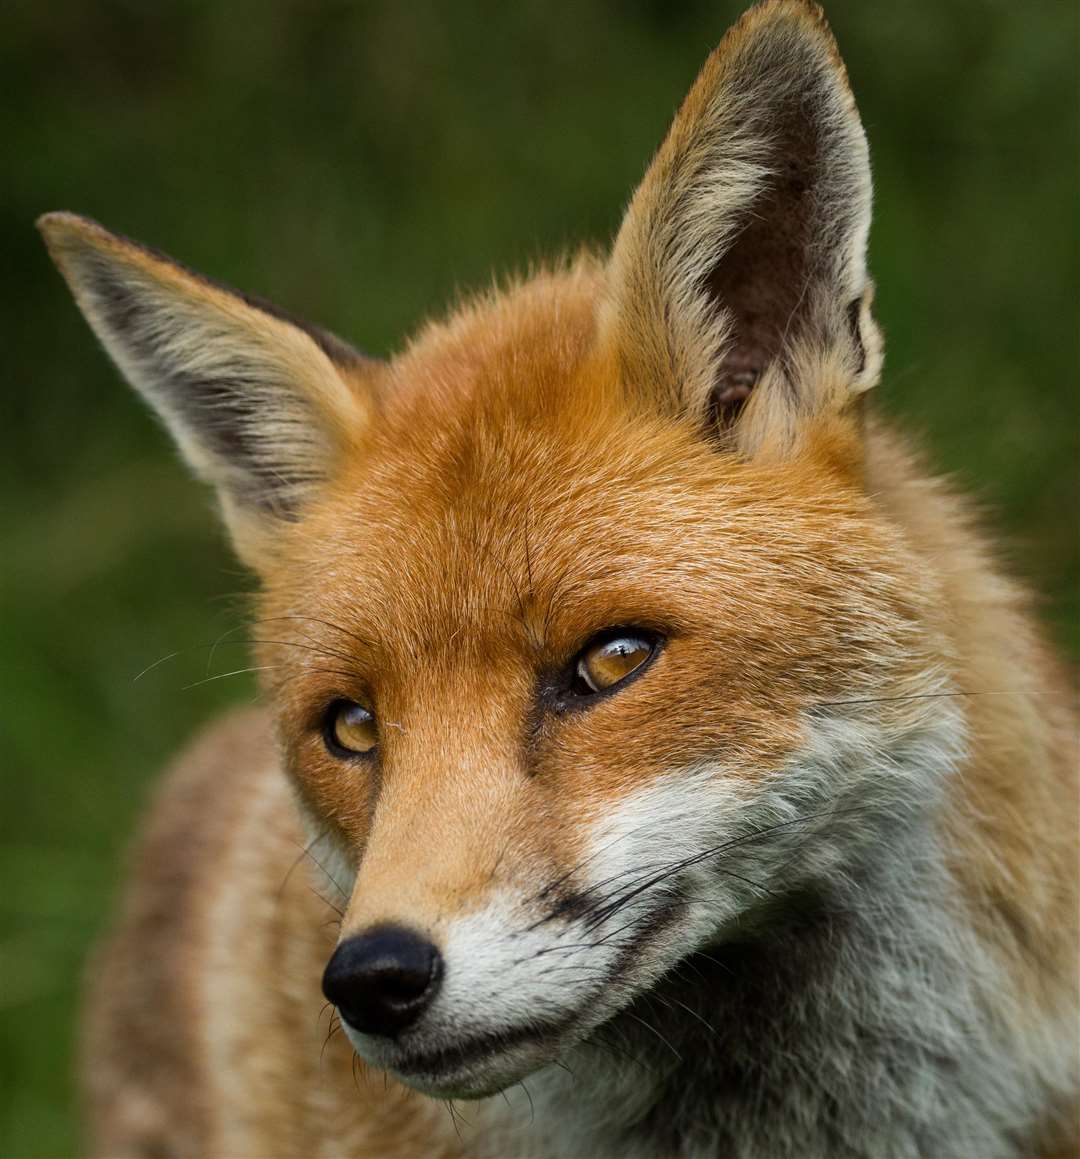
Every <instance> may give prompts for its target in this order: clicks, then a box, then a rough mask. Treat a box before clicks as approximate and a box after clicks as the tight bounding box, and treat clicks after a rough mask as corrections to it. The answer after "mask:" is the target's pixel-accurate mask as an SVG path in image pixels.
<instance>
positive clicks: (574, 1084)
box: [525, 832, 1033, 1159]
mask: <svg viewBox="0 0 1080 1159" xmlns="http://www.w3.org/2000/svg"><path fill="white" fill-rule="evenodd" d="M894 852H895V856H893V857H890V859H889V860H888V862H887V863H886V864H885V865H877V866H875V867H873V868H871V867H870V866H869V865H866V866H861V865H860V866H857V867H855V869H854V871H853V873H852V874H851V875H845V876H844V878H843V879H842V880H840V881H839V882H834V883H830V884H828V885H825V884H821V885H820V887H818V888H813V889H809V890H808V889H805V888H800V889H799V890H798V891H797V892H795V893H793V894H792V895H790V896H789V897H788V898H787V899H786V902H785V904H782V905H779V906H774V907H773V908H772V912H770V913H762V914H760V915H759V918H760V921H759V922H755V923H752V924H751V928H748V929H745V931H744V933H742V934H740V932H739V931H733V932H732V933H731V935H730V936H729V937H727V938H725V940H723V941H721V942H720V943H718V944H716V945H714V946H711V947H709V948H708V950H707V951H706V952H703V953H697V954H694V955H692V956H691V957H690V958H688V959H686V960H685V961H684V963H683V964H682V966H681V967H680V968H678V969H676V970H675V971H673V972H672V973H671V974H670V975H668V976H667V977H666V978H664V979H663V980H662V981H661V982H660V983H659V985H658V986H657V987H656V988H655V989H654V990H653V991H652V992H650V993H649V994H648V995H647V996H645V997H644V998H642V999H640V1000H639V1001H637V1002H636V1003H635V1004H633V1005H632V1006H631V1007H630V1008H629V1009H627V1010H626V1011H624V1012H623V1013H622V1014H620V1015H619V1016H618V1017H617V1018H616V1019H614V1020H613V1021H612V1022H610V1023H609V1024H607V1025H606V1026H604V1027H602V1028H601V1029H600V1031H599V1032H598V1033H597V1034H595V1035H594V1036H593V1037H592V1039H590V1040H589V1041H587V1042H585V1043H583V1044H582V1045H581V1046H580V1047H579V1048H578V1049H577V1050H576V1051H575V1052H574V1054H573V1056H572V1057H570V1058H569V1059H568V1060H567V1067H568V1070H563V1069H561V1068H560V1069H554V1068H553V1069H551V1070H549V1071H547V1072H544V1073H543V1074H542V1075H540V1076H537V1078H536V1079H533V1080H529V1084H528V1085H529V1087H530V1088H531V1090H530V1093H531V1095H532V1096H534V1098H535V1102H536V1108H535V1117H534V1119H533V1123H534V1127H533V1130H538V1129H541V1125H542V1124H545V1123H546V1124H551V1123H555V1124H558V1126H557V1128H556V1129H557V1130H558V1131H559V1132H560V1133H561V1134H562V1137H561V1139H559V1138H556V1139H554V1140H552V1142H553V1143H554V1146H555V1153H557V1154H578V1153H580V1154H595V1155H598V1156H605V1155H608V1154H611V1155H614V1154H618V1155H631V1156H637V1155H640V1156H646V1155H661V1154H662V1155H671V1156H687V1157H705V1156H725V1157H726V1159H743V1157H746V1159H750V1157H751V1156H761V1155H772V1154H800V1155H806V1156H808V1157H809V1159H814V1157H819V1156H820V1157H821V1159H824V1157H825V1156H838V1155H842V1156H853V1157H854V1156H867V1157H869V1156H875V1157H880V1156H886V1155H894V1154H895V1155H901V1154H904V1155H907V1154H930V1153H932V1154H935V1155H942V1156H952V1155H956V1156H960V1155H975V1154H978V1155H983V1156H987V1157H992V1156H998V1155H1003V1156H1004V1155H1011V1154H1013V1153H1012V1152H1003V1151H1002V1150H1001V1146H1002V1144H1001V1139H1002V1138H1003V1137H1005V1135H1006V1134H1007V1133H1008V1129H1009V1127H1010V1126H1020V1125H1023V1124H1025V1123H1026V1122H1027V1121H1028V1120H1029V1119H1030V1115H1031V1113H1032V1111H1031V1107H1030V1106H1029V1105H1028V1103H1029V1102H1031V1101H1033V1100H1031V1099H1030V1098H1029V1097H1028V1096H1029V1092H1027V1091H1026V1090H1025V1084H1024V1082H1023V1080H1022V1079H1021V1078H1020V1077H1019V1075H1018V1073H1017V1070H1018V1068H1017V1064H1016V1058H1015V1046H1014V1044H1010V1043H1007V1042H1004V1041H1002V1042H988V1041H987V1039H988V1034H989V1032H988V1031H987V1030H986V1029H985V1012H982V1013H980V1011H979V1009H978V1006H979V994H980V992H982V993H985V992H986V991H985V990H984V989H983V987H984V985H987V984H989V972H990V971H991V970H992V969H993V967H992V965H991V964H990V963H989V961H987V960H986V958H985V955H983V956H980V952H979V949H978V947H977V945H976V944H975V942H974V940H973V939H972V938H971V937H969V936H966V935H965V933H964V930H963V928H962V927H961V926H958V924H957V921H956V912H955V909H956V907H955V903H954V901H953V897H954V894H955V889H954V887H953V886H952V883H951V881H950V879H949V877H948V873H947V870H946V869H945V866H944V858H943V857H942V856H941V854H940V852H939V851H938V849H937V848H936V847H935V839H934V838H932V837H931V836H930V835H928V834H927V833H926V832H922V833H916V832H911V833H908V834H906V835H905V836H904V838H903V839H902V840H899V841H898V842H897V844H896V847H895V851H894ZM958 1075H963V1076H964V1081H963V1083H961V1084H959V1089H958V1083H957V1076H958ZM542 1103H544V1104H547V1105H546V1106H543V1107H542V1106H541V1104H542ZM525 1116H526V1119H528V1118H529V1112H528V1109H526V1111H525ZM560 1147H561V1148H562V1149H561V1150H560V1149H559V1148H560Z"/></svg>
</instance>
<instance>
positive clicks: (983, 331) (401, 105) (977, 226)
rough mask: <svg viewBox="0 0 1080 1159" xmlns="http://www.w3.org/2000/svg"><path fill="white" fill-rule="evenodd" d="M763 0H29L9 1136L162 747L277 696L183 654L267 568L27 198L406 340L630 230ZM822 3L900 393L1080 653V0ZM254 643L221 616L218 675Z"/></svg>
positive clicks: (12, 218) (4, 58) (7, 269)
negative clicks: (228, 524) (630, 200)
mask: <svg viewBox="0 0 1080 1159" xmlns="http://www.w3.org/2000/svg"><path fill="white" fill-rule="evenodd" d="M739 7H740V6H739V5H738V4H736V3H733V2H732V0H717V2H716V3H714V4H705V3H701V2H695V3H683V4H667V3H659V2H658V0H635V2H634V3H620V4H616V3H615V2H614V0H607V2H605V0H573V3H570V2H568V0H544V2H540V0H526V2H524V3H520V4H512V5H501V4H495V3H490V2H485V0H463V2H460V3H456V4H445V3H443V4H436V3H435V2H434V0H416V2H410V3H408V4H398V3H390V2H385V0H384V2H382V3H378V4H364V5H360V4H356V5H352V4H346V3H342V2H335V3H329V2H327V3H310V4H309V3H300V2H299V0H292V2H289V0H258V2H257V3H256V2H254V0H247V2H236V3H229V4H211V3H161V4H143V3H137V2H136V0H85V2H76V0H66V2H62V0H55V2H52V3H47V4H45V3H38V4H34V3H30V2H29V0H16V3H15V4H12V5H8V6H7V8H6V11H5V14H4V18H3V21H2V25H3V30H2V32H0V75H2V76H3V77H4V92H5V96H4V100H3V102H0V140H2V141H3V155H4V166H3V174H4V177H3V184H2V194H0V195H2V202H0V253H2V254H3V259H4V261H3V265H4V277H3V280H2V282H0V294H2V295H3V303H2V306H3V318H4V327H3V333H4V342H3V346H4V355H5V357H4V366H5V380H6V381H5V384H4V392H3V403H2V407H3V410H2V414H3V422H2V424H0V446H2V451H3V453H2V455H0V488H2V489H0V495H2V496H3V499H2V501H0V543H2V544H3V548H2V551H3V563H2V565H0V705H2V708H0V753H2V757H0V881H2V882H3V889H2V891H0V1155H4V1156H12V1157H22V1156H30V1155H42V1156H44V1155H64V1154H70V1153H71V1152H72V1151H73V1149H74V1148H75V1136H74V1126H73V1118H72V1115H71V1112H70V1099H71V1081H70V1074H71V1071H72V1041H73V1033H72V1025H73V1014H74V1010H75V1004H76V988H77V985H78V983H79V976H80V972H81V969H82V964H81V963H82V961H83V957H84V954H85V950H86V947H87V945H88V944H89V942H90V939H91V937H92V936H93V934H94V933H95V931H96V930H98V929H99V928H100V925H101V922H102V920H103V918H104V915H105V913H106V907H107V904H108V901H109V898H110V896H111V893H112V890H113V882H114V881H115V879H116V866H117V862H118V857H119V854H120V850H121V849H122V847H123V844H124V842H125V841H126V839H127V837H128V835H129V833H130V831H131V828H132V826H133V823H134V819H135V815H136V813H137V811H138V809H139V808H140V806H141V804H142V801H143V799H144V798H145V795H146V792H147V786H148V784H149V781H150V777H151V775H152V774H153V773H154V772H155V771H156V770H157V769H158V767H159V766H160V765H161V763H162V762H163V761H164V760H165V759H166V757H167V756H168V754H169V753H170V752H172V751H173V750H174V749H175V748H176V746H177V745H178V744H180V743H181V741H182V740H183V739H184V738H185V737H187V736H188V735H190V734H191V732H192V731H193V730H194V729H195V728H196V726H197V725H198V723H199V722H200V721H202V720H204V719H205V718H207V717H209V716H210V715H211V714H212V713H214V712H215V711H216V710H217V709H218V708H219V707H220V706H221V705H222V704H223V703H229V702H233V701H235V700H236V699H237V698H240V699H244V698H250V696H251V695H252V684H251V680H250V677H246V676H240V677H229V678H227V679H220V680H215V681H212V682H210V683H206V684H202V685H198V686H196V687H187V686H188V685H192V684H193V683H194V682H196V681H198V680H200V679H202V678H203V677H204V676H205V675H207V674H208V673H207V671H206V665H207V651H206V648H205V646H206V645H209V644H210V643H211V642H212V641H213V640H214V639H215V638H216V637H217V636H218V635H219V634H220V633H221V632H222V631H223V630H225V629H227V628H229V627H232V626H233V625H236V624H239V623H241V621H242V614H241V608H242V601H238V600H233V599H231V598H227V597H231V596H232V595H233V594H235V593H237V592H242V591H243V590H244V589H245V588H246V587H247V586H248V585H249V581H248V580H247V579H246V578H245V577H244V576H243V575H242V574H241V573H240V571H239V568H238V567H237V566H236V565H235V564H233V563H232V562H231V560H230V557H229V555H228V553H227V550H226V549H225V547H224V546H223V543H222V540H221V537H220V534H219V532H218V530H217V525H216V523H215V520H214V518H213V515H212V512H211V509H210V504H209V502H208V496H207V495H206V494H205V493H204V492H202V491H201V490H200V489H199V488H198V487H197V486H196V485H195V484H194V483H189V482H188V481H187V479H186V478H185V477H184V474H183V471H182V469H181V468H180V466H179V465H178V463H177V462H176V460H175V459H174V458H173V457H172V455H171V453H170V451H169V449H168V448H167V445H166V440H165V438H164V436H163V434H162V433H161V431H160V430H159V429H158V428H157V427H156V425H155V423H154V422H153V421H152V420H151V419H150V417H149V416H148V414H146V413H145V412H144V410H143V408H142V407H141V405H140V404H139V403H138V402H137V400H136V398H135V397H134V395H133V394H132V393H131V392H130V391H129V390H128V389H127V388H126V387H124V386H123V385H122V384H121V383H120V381H119V379H118V376H117V374H116V373H115V372H114V371H113V370H112V368H111V367H110V365H109V364H108V362H107V361H106V359H105V357H104V355H103V354H102V353H101V352H100V351H99V350H98V349H97V347H96V346H95V344H94V342H93V340H92V338H91V335H90V332H89V330H88V329H87V327H86V325H85V324H84V323H83V321H82V319H81V318H80V317H79V316H78V314H77V312H76V310H75V308H74V307H73V305H72V304H71V302H70V301H69V299H68V295H67V291H66V289H65V288H64V286H63V284H62V282H61V280H60V278H59V276H58V275H57V274H56V273H55V272H54V270H53V269H52V267H51V266H50V265H49V263H48V261H47V259H46V256H45V252H44V249H43V247H42V246H41V244H40V241H39V239H38V237H37V235H36V233H35V232H34V230H33V225H32V223H33V220H34V218H35V217H36V216H37V215H38V214H39V213H41V212H43V211H45V210H50V209H72V210H77V211H80V212H83V213H88V214H90V215H92V216H95V217H98V218H100V219H101V220H102V221H103V222H104V223H105V224H107V225H109V226H110V227H111V228H114V229H117V230H120V231H122V232H124V233H127V234H130V235H132V236H134V237H137V238H139V239H141V240H144V241H146V242H148V243H150V244H152V245H156V246H159V247H161V248H163V249H166V250H167V251H169V252H170V253H172V254H173V255H175V256H176V257H179V258H181V259H182V260H184V261H186V262H187V263H189V264H191V265H193V266H195V267H196V268H199V269H202V270H204V271H206V272H207V273H209V274H212V275H214V276H217V277H219V278H222V279H224V280H226V281H229V282H231V283H233V284H234V285H237V286H239V287H241V288H243V289H246V290H253V291H256V292H258V293H261V294H264V295H266V296H267V297H270V298H271V299H274V300H276V301H278V302H279V303H280V304H281V305H283V306H285V307H287V308H289V309H291V310H293V311H295V312H297V313H300V314H302V315H304V316H306V317H309V318H310V319H311V320H312V321H315V322H319V323H321V324H323V325H325V326H328V327H329V328H331V329H333V330H336V331H337V332H338V333H340V334H341V335H342V336H343V337H345V338H347V339H349V340H351V341H353V342H354V343H355V344H357V345H358V346H360V347H362V348H365V349H367V350H370V351H373V352H384V351H387V350H389V349H392V348H393V346H394V345H395V344H396V343H398V342H400V341H401V339H402V337H403V336H404V335H405V334H407V333H408V331H409V330H410V329H411V328H412V327H413V326H414V325H415V323H416V322H417V321H418V320H419V319H421V318H422V317H423V316H424V314H425V313H427V312H428V311H430V310H432V309H437V308H440V307H441V306H442V305H443V304H444V303H445V302H446V301H447V299H448V298H450V297H452V296H453V294H454V293H455V291H456V290H457V289H458V288H467V287H471V286H477V285H480V284H483V283H484V282H486V281H487V280H488V278H489V276H490V271H492V270H498V271H506V270H508V269H521V268H523V267H525V266H527V264H528V263H529V261H530V260H532V259H534V258H536V257H539V256H541V255H544V254H549V253H551V252H552V251H554V250H558V249H561V248H566V247H572V246H575V245H577V244H578V243H579V242H582V241H591V242H595V241H602V240H604V239H606V238H607V237H608V236H609V235H610V233H611V232H612V230H613V229H614V228H615V226H616V224H617V222H618V220H619V216H620V213H621V209H622V206H623V204H624V202H625V199H626V197H627V196H628V194H629V191H630V190H631V188H632V186H633V185H634V183H635V182H636V180H637V178H638V177H639V176H640V174H641V172H642V171H643V168H644V164H645V161H646V159H647V157H648V156H649V154H650V152H651V151H652V149H653V148H654V147H655V145H656V144H657V142H658V141H659V139H660V137H661V135H662V133H663V131H664V128H665V126H666V123H667V121H668V119H669V117H670V115H671V113H672V111H673V110H674V108H675V106H676V104H677V103H678V101H679V100H680V99H681V97H682V95H683V93H684V91H685V90H686V88H687V87H688V86H689V84H690V82H691V80H692V79H693V77H694V75H695V72H696V70H697V68H698V66H699V65H700V64H701V62H702V60H703V59H704V57H705V55H706V53H707V51H708V50H709V49H710V47H711V46H712V45H713V44H714V43H715V42H716V41H717V40H718V38H719V36H720V34H721V33H722V31H723V29H724V28H725V27H726V25H727V23H728V22H729V20H730V19H731V18H733V17H734V15H735V14H736V13H737V11H738V8H739ZM828 8H829V13H830V16H831V19H832V22H833V25H834V28H835V30H836V32H837V36H838V38H839V40H840V43H841V47H842V49H843V51H844V54H845V56H846V57H847V60H848V63H849V67H850V72H851V75H852V79H853V83H854V86H855V89H856V92H857V94H858V96H859V100H860V103H861V107H862V111H863V116H864V120H865V122H866V124H867V127H868V130H869V133H870V138H871V145H872V150H873V158H874V164H875V173H876V179H877V217H876V226H875V231H874V235H873V241H872V263H871V264H872V268H873V271H874V273H875V276H876V278H877V281H878V284H879V286H880V292H879V297H878V314H879V317H880V319H881V321H882V323H883V325H884V329H885V332H886V336H887V351H888V357H887V362H886V374H885V379H884V382H883V385H882V387H881V388H880V394H881V395H882V397H883V402H884V405H885V406H886V407H887V408H888V409H889V410H890V411H892V412H894V413H895V414H897V415H899V416H901V418H902V419H903V421H904V422H905V423H906V424H907V425H909V426H910V427H912V428H914V429H915V430H917V431H920V432H922V433H923V435H924V436H925V441H926V442H927V444H928V447H929V450H930V452H931V454H932V457H933V459H934V460H935V461H936V462H937V463H938V464H939V465H940V466H941V467H942V468H944V469H946V470H949V471H952V472H954V473H956V474H957V475H958V476H959V477H960V479H961V480H962V482H963V483H964V485H965V486H967V487H969V488H970V489H972V490H973V491H974V493H975V494H976V495H978V496H981V497H982V498H984V499H985V501H986V506H987V508H988V512H989V514H988V520H989V522H990V524H991V525H992V526H993V527H995V528H996V529H997V530H998V531H999V533H1000V536H1001V540H1002V542H1003V543H1004V545H1005V553H1006V557H1007V560H1008V563H1009V565H1010V566H1011V568H1012V569H1013V570H1014V571H1015V572H1017V573H1018V574H1020V575H1022V576H1024V577H1027V578H1028V579H1030V581H1031V582H1032V585H1033V587H1034V589H1035V590H1036V591H1037V592H1038V593H1040V594H1041V596H1042V598H1043V603H1044V608H1045V616H1046V619H1047V621H1048V623H1049V624H1050V627H1051V631H1052V632H1054V633H1055V634H1056V636H1057V638H1058V639H1059V640H1061V641H1062V642H1064V643H1065V644H1066V646H1067V647H1068V648H1070V649H1071V652H1072V655H1073V656H1074V657H1075V656H1076V655H1077V654H1078V653H1080V616H1078V591H1080V563H1078V550H1077V534H1076V515H1077V509H1078V506H1080V503H1078V500H1080V488H1078V479H1077V467H1076V462H1077V450H1078V446H1077V439H1078V432H1080V423H1078V417H1080V416H1078V413H1077V344H1076V341H1077V331H1076V304H1077V301H1078V298H1077V289H1078V287H1077V256H1078V253H1077V232H1076V224H1075V223H1076V212H1077V207H1078V204H1080V202H1078V199H1077V192H1078V190H1077V154H1076V146H1077V128H1078V126H1077V110H1078V100H1077V96H1078V94H1077V79H1076V78H1077V70H1076V60H1077V47H1078V45H1077V28H1076V21H1077V14H1076V8H1075V6H1074V5H1073V4H1069V3H1066V2H1064V0H1032V2H1030V3H1025V4H1017V3H1013V2H1011V0H978V2H976V0H954V2H952V3H948V4H944V3H941V2H940V0H910V2H908V3H904V4H893V3H886V2H885V0H881V2H880V3H878V2H873V3H871V2H868V0H843V2H841V0H835V2H833V3H831V4H829V5H828ZM242 639H243V632H242V631H241V632H238V633H236V635H235V636H234V637H231V638H230V640H242ZM178 650H184V651H182V654H181V655H179V656H177V657H175V658H173V659H171V660H167V661H165V662H164V663H162V664H161V665H159V666H158V667H156V668H154V669H153V670H152V671H150V672H148V673H147V674H146V675H145V676H143V677H142V678H141V679H139V680H137V681H133V678H134V677H135V676H136V675H137V674H138V673H139V672H140V671H141V670H142V669H144V668H145V667H146V666H147V665H149V664H151V663H153V662H154V661H155V660H158V659H159V658H161V657H164V656H167V655H168V654H169V653H172V652H174V651H178ZM247 662H248V661H247V660H246V657H245V652H244V649H243V647H237V646H233V645H232V644H231V643H227V644H224V645H223V646H222V647H221V648H220V649H218V651H217V654H216V656H215V658H214V662H213V668H212V672H211V673H210V674H214V673H225V672H230V671H232V670H233V669H239V668H243V667H244V666H245V665H246V663H247Z"/></svg>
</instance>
